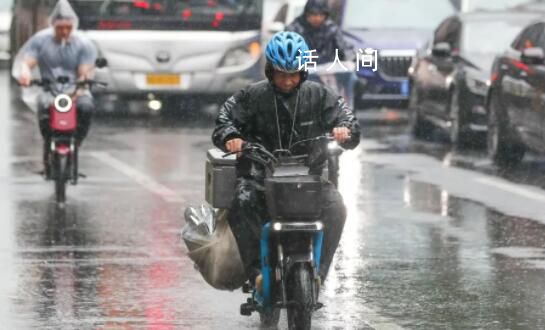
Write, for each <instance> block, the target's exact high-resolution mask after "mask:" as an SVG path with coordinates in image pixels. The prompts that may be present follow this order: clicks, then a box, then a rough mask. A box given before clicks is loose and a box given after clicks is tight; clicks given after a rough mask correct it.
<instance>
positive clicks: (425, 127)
mask: <svg viewBox="0 0 545 330" xmlns="http://www.w3.org/2000/svg"><path fill="white" fill-rule="evenodd" d="M409 126H410V129H411V134H412V135H413V136H414V137H416V138H418V139H429V137H430V135H431V134H430V133H431V130H432V127H431V125H430V123H428V122H427V121H425V120H424V119H423V118H422V115H421V114H420V106H419V102H418V91H417V89H416V86H413V88H412V89H411V96H410V98H409Z"/></svg>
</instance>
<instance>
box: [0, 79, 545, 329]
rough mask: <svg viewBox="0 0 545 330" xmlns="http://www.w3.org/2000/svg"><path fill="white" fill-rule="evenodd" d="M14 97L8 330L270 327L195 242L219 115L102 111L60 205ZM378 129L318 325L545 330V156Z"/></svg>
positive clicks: (351, 183)
mask: <svg viewBox="0 0 545 330" xmlns="http://www.w3.org/2000/svg"><path fill="white" fill-rule="evenodd" d="M14 94H15V91H14V90H13V89H12V88H11V87H10V85H9V81H8V78H7V75H6V73H5V72H0V95H1V96H2V97H1V98H0V126H1V128H0V158H1V159H2V161H1V162H0V214H1V218H0V219H1V221H0V263H1V268H0V329H157V330H159V329H161V330H162V329H253V328H258V325H259V319H258V317H257V315H254V316H252V317H250V318H247V317H243V316H240V315H239V314H238V311H239V305H240V303H242V302H244V301H245V296H244V295H243V294H242V293H241V292H238V291H236V292H228V291H217V290H214V289H212V288H210V287H209V286H208V285H207V284H206V283H205V282H204V281H203V280H202V278H201V277H200V275H199V273H198V272H197V271H196V270H195V269H194V267H193V264H192V262H191V260H190V259H189V258H188V257H187V256H186V252H187V250H186V248H185V246H184V244H183V242H182V241H181V239H180V231H181V228H182V227H183V225H184V220H183V210H184V208H185V207H187V206H190V205H199V204H200V203H202V202H203V200H204V162H205V158H206V155H205V153H206V150H207V149H208V148H210V147H211V142H210V132H211V124H210V121H207V120H195V119H191V120H188V119H184V118H179V117H175V118H172V117H169V118H166V119H165V118H161V117H158V116H144V117H131V118H126V117H116V118H110V117H104V116H101V117H100V118H97V120H96V121H95V122H94V124H93V127H92V130H91V133H90V136H89V138H88V139H87V140H86V141H85V143H84V145H83V148H82V150H81V154H80V157H81V160H80V167H81V171H82V172H83V173H84V174H85V175H86V176H87V178H86V179H82V180H80V183H79V184H78V186H75V187H72V186H70V187H69V188H68V202H67V204H66V206H65V207H64V208H59V207H58V206H57V205H56V204H55V203H54V196H53V185H52V184H51V183H50V182H45V181H43V179H41V177H40V176H39V175H38V174H36V173H37V172H38V171H40V170H41V168H40V166H41V165H40V146H41V142H40V139H41V138H40V136H39V133H38V130H37V127H36V122H35V119H34V114H33V112H31V111H29V110H28V109H25V108H24V107H23V106H22V105H21V104H20V103H19V102H16V101H13V100H12V99H13V98H14V97H15V95H14ZM364 131H365V134H364V135H365V137H364V139H363V140H362V143H361V145H360V147H359V148H358V149H356V150H354V151H350V152H347V153H345V154H344V155H343V158H342V161H341V166H342V169H341V179H340V190H341V193H342V194H343V197H344V200H345V203H346V205H347V208H348V214H349V215H348V220H347V224H346V227H345V231H344V234H343V238H342V241H341V245H340V247H339V249H338V252H337V255H336V259H335V261H334V264H333V268H332V270H331V272H330V276H329V278H328V280H327V282H326V283H325V285H324V286H323V292H322V298H321V300H322V302H323V303H324V304H325V307H324V308H323V309H321V310H320V311H318V312H317V313H316V314H315V317H314V328H315V329H545V276H544V275H545V212H543V211H542V205H543V204H544V202H545V191H544V190H543V189H544V188H545V175H544V174H543V173H545V172H544V171H543V170H544V169H545V159H544V158H542V157H541V158H540V157H539V156H530V157H528V158H527V160H526V161H525V162H524V163H523V164H522V165H520V166H517V167H516V168H512V169H508V170H500V169H498V168H495V167H494V166H493V165H492V164H491V163H490V162H489V161H488V160H487V158H486V157H485V155H484V151H483V150H482V148H479V147H475V148H472V149H470V150H464V151H460V150H454V149H452V148H451V147H450V146H449V145H448V144H445V143H444V142H441V139H440V138H438V139H435V140H432V141H415V140H413V139H411V138H410V136H409V135H408V134H407V128H406V125H404V124H402V123H401V124H400V123H397V124H395V125H377V124H369V123H366V125H365V127H364ZM279 328H280V329H285V328H286V322H285V320H282V321H281V324H280V327H279Z"/></svg>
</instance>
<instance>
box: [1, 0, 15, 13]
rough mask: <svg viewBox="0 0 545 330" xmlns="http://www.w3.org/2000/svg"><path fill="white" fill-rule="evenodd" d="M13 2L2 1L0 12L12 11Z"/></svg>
mask: <svg viewBox="0 0 545 330" xmlns="http://www.w3.org/2000/svg"><path fill="white" fill-rule="evenodd" d="M12 3H13V0H0V10H1V11H7V10H10V9H11V6H12Z"/></svg>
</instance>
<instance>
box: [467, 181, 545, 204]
mask: <svg viewBox="0 0 545 330" xmlns="http://www.w3.org/2000/svg"><path fill="white" fill-rule="evenodd" d="M475 181H476V182H479V183H482V184H485V185H487V186H491V187H494V188H498V189H502V190H504V191H507V192H510V193H513V194H517V195H520V196H523V197H526V198H529V199H533V200H536V201H539V202H545V193H541V192H537V191H536V192H534V191H532V190H531V189H530V188H531V187H524V186H522V185H519V184H515V183H510V182H507V181H505V182H504V181H502V180H499V179H495V178H486V177H484V178H478V179H476V180H475Z"/></svg>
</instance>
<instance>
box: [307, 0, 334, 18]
mask: <svg viewBox="0 0 545 330" xmlns="http://www.w3.org/2000/svg"><path fill="white" fill-rule="evenodd" d="M304 13H305V15H307V14H325V15H328V16H329V7H328V6H327V1H326V0H308V2H307V4H306V5H305V11H304Z"/></svg>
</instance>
